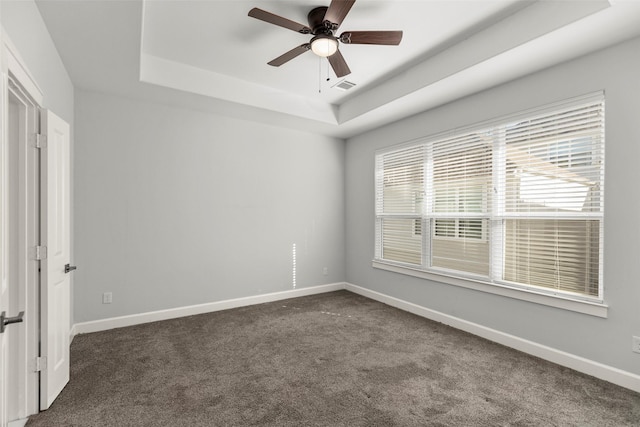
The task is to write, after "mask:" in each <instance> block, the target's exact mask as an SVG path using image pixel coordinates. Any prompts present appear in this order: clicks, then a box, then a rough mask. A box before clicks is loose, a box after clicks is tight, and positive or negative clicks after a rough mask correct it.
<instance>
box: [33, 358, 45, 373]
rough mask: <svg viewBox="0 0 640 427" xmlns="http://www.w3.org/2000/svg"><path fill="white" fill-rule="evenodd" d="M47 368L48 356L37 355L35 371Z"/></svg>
mask: <svg viewBox="0 0 640 427" xmlns="http://www.w3.org/2000/svg"><path fill="white" fill-rule="evenodd" d="M46 370H47V358H46V357H36V366H35V372H42V371H46Z"/></svg>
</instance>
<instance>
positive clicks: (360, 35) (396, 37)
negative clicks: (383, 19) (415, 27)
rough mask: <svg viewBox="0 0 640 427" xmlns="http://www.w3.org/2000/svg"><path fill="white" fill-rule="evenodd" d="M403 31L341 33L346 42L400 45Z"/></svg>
mask: <svg viewBox="0 0 640 427" xmlns="http://www.w3.org/2000/svg"><path fill="white" fill-rule="evenodd" d="M401 41H402V31H346V32H344V33H342V34H341V35H340V42H342V43H344V44H385V45H399V44H400V42H401Z"/></svg>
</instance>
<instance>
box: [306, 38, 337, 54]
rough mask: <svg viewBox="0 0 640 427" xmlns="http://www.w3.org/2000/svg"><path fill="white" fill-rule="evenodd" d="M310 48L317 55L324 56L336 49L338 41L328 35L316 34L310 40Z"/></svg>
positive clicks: (334, 51)
mask: <svg viewBox="0 0 640 427" xmlns="http://www.w3.org/2000/svg"><path fill="white" fill-rule="evenodd" d="M311 50H312V51H313V53H315V54H316V55H318V56H321V57H323V58H326V57H328V56H331V55H333V54H334V53H336V51H337V50H338V41H337V40H336V39H334V38H333V37H329V36H317V37H314V38H313V40H311Z"/></svg>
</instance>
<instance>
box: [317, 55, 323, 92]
mask: <svg viewBox="0 0 640 427" xmlns="http://www.w3.org/2000/svg"><path fill="white" fill-rule="evenodd" d="M318 93H322V58H320V57H319V56H318Z"/></svg>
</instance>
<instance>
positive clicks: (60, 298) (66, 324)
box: [40, 110, 71, 410]
mask: <svg viewBox="0 0 640 427" xmlns="http://www.w3.org/2000/svg"><path fill="white" fill-rule="evenodd" d="M41 131H42V133H43V134H44V135H45V138H44V143H43V147H42V149H41V153H40V162H41V174H40V176H41V187H40V188H41V190H40V191H41V218H42V219H41V228H40V232H41V245H42V246H44V247H46V256H44V257H43V258H44V259H43V260H42V263H41V276H40V280H41V295H40V297H41V313H40V319H41V332H40V334H41V337H40V339H41V353H40V354H41V355H42V357H44V358H46V368H45V369H43V370H42V372H41V374H40V409H41V410H44V409H47V408H48V407H49V406H50V405H51V403H52V402H53V401H54V399H55V398H56V397H57V396H58V394H59V393H60V392H61V391H62V389H63V388H64V386H65V385H66V384H67V383H68V382H69V330H70V309H71V300H70V287H71V280H70V274H69V273H68V272H66V271H65V265H67V264H69V263H70V256H71V255H70V239H71V234H70V225H71V221H70V212H69V210H70V199H69V191H70V165H69V162H70V153H69V144H70V132H69V125H68V124H67V123H66V122H65V121H63V120H62V119H60V118H59V117H58V116H56V115H55V114H53V113H51V112H50V111H48V110H43V111H42V115H41Z"/></svg>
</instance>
